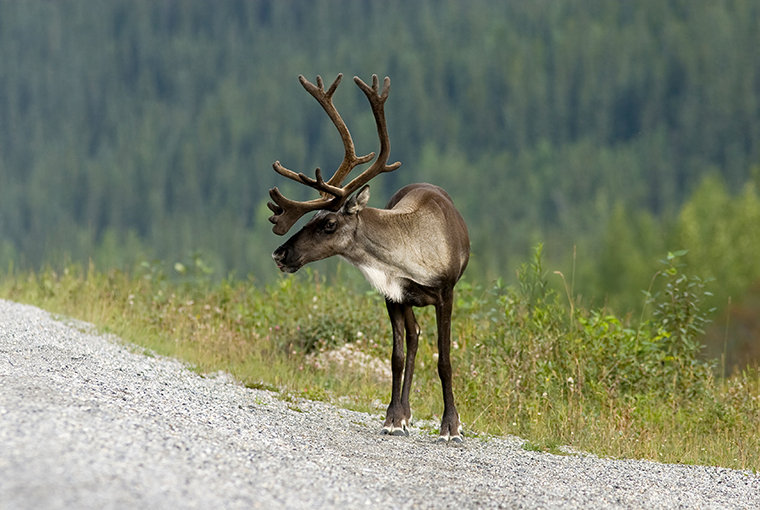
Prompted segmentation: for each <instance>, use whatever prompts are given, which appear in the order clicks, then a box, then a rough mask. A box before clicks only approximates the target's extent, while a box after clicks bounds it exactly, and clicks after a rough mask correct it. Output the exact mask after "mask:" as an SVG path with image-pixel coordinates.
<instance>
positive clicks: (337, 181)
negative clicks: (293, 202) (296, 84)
mask: <svg viewBox="0 0 760 510" xmlns="http://www.w3.org/2000/svg"><path fill="white" fill-rule="evenodd" d="M342 79H343V73H341V74H338V77H337V78H335V81H333V83H332V85H330V87H329V88H328V89H327V91H325V88H324V84H323V82H322V77H321V76H317V84H316V85H314V84H313V83H310V82H309V80H307V79H306V78H304V77H303V75H300V76H299V77H298V80H299V81H300V82H301V85H303V88H304V89H306V91H307V92H308V93H309V94H311V95H312V96H313V97H314V99H316V100H317V102H318V103H319V104H320V105H322V108H323V109H324V110H325V112H326V113H327V116H328V117H330V120H332V122H333V124H334V125H335V128H336V129H337V130H338V134H340V138H341V140H342V141H343V147H344V149H345V153H344V156H343V161H342V162H341V164H340V166H339V167H338V169H337V170H336V171H335V173H334V174H333V176H332V177H330V179H329V180H328V181H327V183H328V184H329V185H330V186H335V187H339V186H340V185H341V184H343V181H344V180H345V178H346V176H348V174H349V173H351V170H353V169H354V168H356V167H357V166H359V165H362V164H364V163H368V162H369V161H372V158H374V157H375V153H374V152H371V153H369V154H367V155H366V156H361V157H357V155H356V149H355V148H354V141H353V138H351V133H350V132H349V131H348V127H347V126H346V123H345V122H344V121H343V118H342V117H341V116H340V114H339V113H338V110H337V109H336V108H335V105H334V104H333V102H332V96H333V94H335V90H336V89H337V88H338V85H339V84H340V81H341V80H342ZM323 196H325V195H324V193H323Z"/></svg>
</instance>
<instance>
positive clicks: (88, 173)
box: [0, 0, 760, 307]
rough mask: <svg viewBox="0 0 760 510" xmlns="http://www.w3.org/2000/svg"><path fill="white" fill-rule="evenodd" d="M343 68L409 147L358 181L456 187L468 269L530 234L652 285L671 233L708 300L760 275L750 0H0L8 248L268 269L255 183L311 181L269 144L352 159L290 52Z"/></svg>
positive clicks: (326, 160)
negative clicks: (373, 97)
mask: <svg viewBox="0 0 760 510" xmlns="http://www.w3.org/2000/svg"><path fill="white" fill-rule="evenodd" d="M340 72H342V73H344V74H346V75H347V76H349V77H350V76H353V75H359V76H361V77H362V78H364V79H365V81H366V80H368V79H369V78H370V77H371V75H372V74H373V73H377V74H379V75H381V77H382V76H385V75H388V76H390V77H391V79H392V83H393V86H392V89H391V94H390V98H389V100H388V103H387V106H386V112H387V118H388V122H389V131H390V136H391V141H392V145H393V150H392V155H391V158H392V160H393V161H395V160H400V161H401V162H402V163H403V165H402V167H401V169H399V170H398V171H396V172H395V173H392V174H387V175H385V176H382V177H380V178H378V179H377V182H376V183H373V188H372V189H373V197H372V200H371V205H374V206H378V207H379V206H382V205H383V204H384V202H385V201H386V200H387V199H388V197H389V196H390V195H391V194H392V192H393V191H394V190H395V189H397V188H398V187H399V186H401V185H402V184H405V183H408V182H414V181H423V180H424V181H430V182H434V183H437V184H440V185H442V186H443V187H445V188H446V189H447V190H448V191H449V192H450V194H451V195H452V196H453V198H454V200H455V202H456V203H457V204H458V206H459V207H460V209H461V210H462V212H463V214H464V216H465V218H466V220H467V222H468V225H469V227H470V230H471V237H472V251H473V257H472V262H471V267H470V269H469V270H468V278H469V279H470V280H486V279H491V278H494V277H497V276H501V275H506V276H507V277H509V276H510V275H512V274H514V269H515V268H516V267H517V266H518V264H519V263H520V262H521V261H523V260H525V259H526V258H527V257H528V254H529V252H530V248H531V246H533V245H534V244H536V243H537V242H543V243H545V245H546V250H545V252H546V254H547V257H548V259H549V261H551V264H552V267H556V268H559V269H562V270H563V271H564V272H565V273H566V275H569V274H570V272H571V271H572V267H573V265H574V266H575V268H576V269H575V281H574V285H575V290H576V291H579V292H582V293H583V294H584V298H588V299H595V300H596V302H597V303H599V302H602V301H604V300H608V301H609V302H610V303H612V304H616V306H618V307H632V306H640V304H641V301H642V300H641V298H640V292H639V291H640V290H641V289H645V288H647V286H648V285H649V281H650V280H651V277H652V274H653V273H654V272H655V271H656V270H657V269H658V265H657V261H658V260H659V259H660V258H663V256H664V255H665V253H666V252H667V251H668V250H680V249H688V250H690V254H689V256H687V261H688V262H689V264H690V265H691V266H693V268H695V271H697V270H703V273H707V274H704V276H707V277H715V278H716V280H717V281H716V283H715V284H714V287H715V288H714V289H713V290H714V291H715V294H716V296H718V297H720V299H721V300H726V299H727V298H728V296H733V299H734V303H736V302H738V300H740V298H741V296H742V295H743V293H744V292H745V291H746V289H747V288H748V287H749V286H750V285H751V284H752V283H753V282H760V267H759V266H760V263H758V262H757V255H756V254H757V253H758V249H760V233H758V229H760V227H759V226H758V225H760V201H759V200H758V192H757V189H756V185H757V184H758V183H759V182H760V181H759V179H760V171H758V166H757V165H758V163H760V3H758V2H756V1H753V0H733V1H730V0H725V1H719V0H709V1H702V0H671V1H664V0H639V1H619V0H594V1H589V0H564V1H561V0H560V1H548V0H547V1H543V0H540V1H531V2H522V1H501V0H499V1H497V0H491V1H486V0H442V1H432V0H431V1H415V2H404V1H400V0H399V1H382V2H379V1H378V2H372V1H351V2H344V1H320V2H310V1H284V0H277V1H274V0H272V1H264V0H261V1H225V2H213V1H209V0H206V1H200V0H198V1H169V0H166V1H94V0H93V1H77V2H74V1H63V2H42V1H37V2H2V3H0V267H2V268H7V267H8V266H9V264H10V263H11V261H12V263H13V264H14V266H15V267H30V268H36V267H39V266H41V265H43V264H46V263H50V264H53V265H56V264H60V263H61V262H63V261H65V260H74V261H87V260H89V259H92V260H94V261H95V263H96V264H98V265H99V266H101V267H110V266H114V265H116V266H130V265H132V264H134V263H135V262H138V261H140V260H143V259H153V258H158V259H161V260H164V261H166V262H167V264H169V265H170V266H171V265H173V263H174V262H175V261H185V262H187V261H188V260H189V257H190V254H191V253H193V252H195V251H196V250H200V253H202V254H203V257H204V259H205V260H206V262H207V263H208V264H209V265H210V266H211V267H213V268H214V270H215V272H216V274H217V275H219V276H224V275H225V274H226V273H227V272H228V271H231V270H234V271H235V272H236V273H237V274H238V275H245V274H248V273H252V274H253V275H254V276H255V278H256V279H258V280H259V281H267V280H269V279H272V278H273V277H274V275H275V272H276V271H275V268H274V266H273V265H272V263H271V261H270V259H269V253H270V252H271V251H272V249H273V248H274V247H275V246H277V244H278V243H279V242H280V241H281V239H280V238H278V237H277V236H275V235H273V234H272V233H271V229H270V225H269V223H268V222H267V221H266V218H267V216H268V215H269V211H268V210H267V209H266V206H265V204H266V201H267V200H268V195H267V190H268V188H270V187H272V186H273V185H275V184H277V185H279V186H280V187H281V188H284V189H285V192H286V194H288V195H289V196H295V197H301V198H306V197H307V196H308V195H307V193H308V191H307V190H300V189H297V188H298V187H297V186H294V185H290V184H287V183H283V182H282V181H283V180H284V179H282V178H278V176H277V175H276V174H275V173H274V172H273V171H272V168H271V164H272V162H273V161H275V160H281V161H282V162H283V164H284V165H285V166H287V167H288V168H292V169H295V170H298V171H303V172H305V173H307V174H310V173H312V172H313V170H314V168H315V167H317V166H319V167H321V168H323V169H332V168H334V167H335V166H336V165H337V164H338V162H339V161H340V159H341V157H342V147H341V144H340V139H339V137H338V135H337V133H336V132H335V130H334V128H333V127H332V125H331V124H330V123H329V120H328V119H327V117H326V115H325V114H324V112H323V111H322V110H321V108H320V107H319V106H318V105H317V104H316V102H315V101H314V100H313V99H312V98H311V97H310V96H309V95H308V94H307V93H306V92H305V91H304V90H303V89H302V88H301V86H300V85H299V83H298V80H297V76H298V75H299V74H303V75H305V76H306V77H307V78H309V79H310V80H313V79H314V78H315V76H316V75H317V74H320V75H322V76H323V77H325V80H330V81H331V80H332V79H333V78H334V77H335V76H336V75H337V74H338V73H340ZM335 102H336V104H337V106H338V108H339V110H340V111H341V113H342V114H343V116H344V118H345V119H346V122H347V124H348V126H349V128H350V129H351V132H352V134H353V135H354V140H355V142H356V144H357V151H358V152H359V153H367V152H370V151H373V150H377V135H376V133H375V132H374V124H373V120H372V116H371V113H370V111H369V108H368V106H367V104H366V99H365V98H364V97H363V95H362V94H361V92H360V91H359V90H358V89H357V88H356V87H355V86H354V85H353V83H351V81H350V80H344V82H343V84H342V85H341V87H340V89H339V90H338V92H337V94H336V100H335ZM326 171H328V170H326ZM705 179H707V180H705ZM574 247H577V257H576V260H575V262H573V253H574ZM723 302H725V301H723ZM720 306H722V305H720Z"/></svg>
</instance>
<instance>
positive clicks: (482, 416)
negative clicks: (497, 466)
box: [0, 248, 760, 472]
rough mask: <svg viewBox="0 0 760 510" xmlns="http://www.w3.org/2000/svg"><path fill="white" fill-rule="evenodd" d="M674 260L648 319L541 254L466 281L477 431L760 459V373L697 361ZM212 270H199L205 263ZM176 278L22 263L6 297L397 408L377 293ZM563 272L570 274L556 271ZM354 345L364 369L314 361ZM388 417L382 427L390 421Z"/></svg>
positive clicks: (466, 339)
mask: <svg viewBox="0 0 760 510" xmlns="http://www.w3.org/2000/svg"><path fill="white" fill-rule="evenodd" d="M680 255H682V254H679V253H676V254H669V258H668V260H667V261H666V265H665V266H663V270H662V271H661V272H660V273H658V275H657V276H656V278H655V279H654V280H653V281H654V284H653V288H652V289H650V291H649V292H647V293H646V294H647V296H646V299H647V310H648V312H647V314H646V316H645V314H642V317H640V318H638V319H631V318H620V317H617V316H615V315H613V314H611V313H609V312H608V311H606V310H604V309H587V308H584V307H583V306H582V305H581V304H579V302H578V300H577V299H576V298H575V297H574V296H573V295H572V292H571V291H570V290H568V292H567V293H566V295H559V294H557V293H555V292H554V291H552V290H550V289H549V286H548V284H547V278H548V277H547V274H546V271H544V269H543V268H542V261H541V253H540V248H539V249H538V250H537V252H536V254H535V257H534V258H533V260H532V261H531V263H530V264H529V265H526V266H524V267H523V269H522V271H520V273H519V283H518V285H516V286H514V287H506V286H504V285H502V284H501V282H496V284H495V285H492V286H491V287H489V288H481V287H479V286H477V285H474V284H472V283H469V282H462V283H460V285H459V286H458V290H457V296H456V304H455V315H454V332H453V340H454V346H453V348H452V363H453V367H454V370H455V373H454V384H455V396H456V398H457V402H458V408H459V411H460V414H461V418H462V420H463V422H464V423H465V433H466V434H468V433H469V434H470V435H471V436H472V435H475V434H492V435H506V434H511V435H516V436H520V437H522V438H525V439H526V440H527V443H526V446H525V448H527V449H529V450H534V451H542V452H552V453H562V450H561V449H560V446H562V445H568V446H570V447H572V448H574V449H576V450H581V451H587V452H591V453H594V454H596V455H599V456H604V457H624V458H640V459H651V460H657V461H662V462H670V463H686V464H705V465H717V466H723V467H729V468H736V469H745V470H751V471H755V472H757V471H758V469H760V376H759V375H758V372H757V371H755V370H750V369H747V370H745V371H742V372H739V373H736V374H734V375H733V376H732V377H730V378H727V379H716V378H715V377H714V375H713V374H714V370H713V369H714V367H715V362H714V361H710V360H704V359H702V358H701V357H700V352H701V345H700V340H699V339H700V337H701V335H702V327H703V325H704V323H705V316H706V311H704V310H702V309H701V308H700V305H701V302H702V301H701V300H702V296H703V295H704V293H705V288H706V287H705V285H706V284H705V282H703V281H701V280H699V279H698V278H694V277H689V276H687V275H685V274H684V272H683V268H682V267H680V266H679V265H678V260H679V256H680ZM201 269H202V268H201ZM185 278H186V279H185V280H184V281H179V282H177V281H170V280H169V279H168V278H167V277H166V275H165V274H164V271H163V269H162V266H161V265H160V264H152V265H151V264H143V266H141V267H140V268H139V270H137V271H135V272H134V274H125V273H123V272H120V271H105V272H104V271H98V270H96V269H94V268H93V267H90V268H89V269H87V270H84V269H82V268H78V267H69V268H68V269H66V270H64V271H63V272H55V271H52V270H46V271H41V272H38V273H14V274H9V275H7V276H6V277H5V278H4V279H3V280H2V281H1V282H0V296H3V297H5V298H7V299H12V300H16V301H21V302H27V303H31V304H35V305H37V306H40V307H42V308H45V309H48V310H50V311H52V312H54V313H59V314H65V315H67V316H71V317H75V318H78V319H82V320H86V321H89V322H92V323H94V324H96V325H97V326H98V327H99V328H100V329H101V330H102V331H107V332H110V333H114V334H116V335H118V336H120V337H122V338H123V339H124V340H125V341H128V342H132V343H134V344H136V345H138V346H141V347H143V348H145V349H148V350H149V352H154V353H156V354H160V355H166V356H173V357H177V358H180V359H183V360H185V361H187V362H188V363H190V365H191V366H193V367H194V368H195V369H196V370H197V371H199V372H200V373H206V372H216V371H218V370H224V371H227V372H229V373H231V374H232V375H233V376H234V377H236V378H237V379H239V380H241V381H242V382H243V383H244V384H246V385H247V386H249V387H252V388H264V389H270V390H276V391H279V392H280V393H281V395H282V398H284V399H286V400H288V401H290V402H293V403H294V405H297V399H298V398H301V397H304V398H310V399H318V400H328V401H333V402H336V403H340V404H341V405H345V406H347V407H350V408H352V409H357V410H364V411H370V412H373V413H376V414H377V413H384V411H383V408H382V405H379V403H384V404H385V405H387V402H388V401H389V393H390V383H389V382H388V381H387V380H384V379H383V377H382V376H378V375H377V374H376V373H374V372H371V371H369V370H367V369H366V366H365V365H363V362H362V361H361V359H365V358H366V356H364V355H368V356H371V357H373V358H378V359H381V360H388V358H389V357H390V350H391V347H390V326H389V323H388V319H387V316H386V312H385V306H384V302H383V300H382V299H381V298H379V296H377V295H376V294H375V293H367V292H365V291H362V290H357V289H359V288H360V287H359V286H356V285H353V284H351V283H350V282H347V281H345V279H341V278H338V279H337V281H335V282H330V283H329V284H328V283H327V282H326V279H325V278H323V277H320V276H319V275H318V274H317V273H314V272H310V271H306V272H305V274H304V275H297V276H295V277H293V276H291V277H283V278H282V279H280V280H279V281H278V282H277V283H276V284H273V285H270V286H264V287H263V286H260V285H257V284H256V283H255V282H253V281H233V280H227V281H223V282H221V283H219V284H213V285H212V284H210V283H208V281H207V279H206V275H205V272H204V271H202V270H198V271H196V272H195V273H193V272H192V271H190V273H188V274H186V276H185ZM557 278H559V276H557ZM419 312H420V313H419V317H418V318H419V322H420V326H421V327H422V338H421V343H420V348H419V351H418V357H417V370H416V371H415V381H414V385H413V391H412V409H413V413H414V418H415V419H422V420H434V421H437V420H438V419H440V413H441V411H442V399H441V395H440V383H439V380H438V375H437V368H436V353H435V347H434V346H435V321H434V316H433V314H432V313H431V310H430V309H422V310H419ZM348 342H350V343H351V344H352V351H351V352H354V353H356V352H359V353H362V354H361V356H364V358H361V359H359V358H357V359H358V361H356V360H354V361H355V363H354V364H353V365H350V364H349V363H348V362H346V363H344V364H340V363H323V364H322V365H321V366H322V368H318V366H317V364H316V363H315V362H314V360H315V359H316V358H315V357H316V356H318V355H319V354H320V353H324V352H327V351H331V350H335V349H338V348H340V347H341V346H343V345H345V344H346V343H348ZM378 426H379V422H378Z"/></svg>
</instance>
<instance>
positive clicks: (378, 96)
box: [343, 74, 401, 196]
mask: <svg viewBox="0 0 760 510" xmlns="http://www.w3.org/2000/svg"><path fill="white" fill-rule="evenodd" d="M354 82H355V83H356V85H357V86H358V87H359V88H360V89H361V90H362V92H364V95H365V96H367V100H369V104H370V107H371V108H372V114H373V115H374V116H375V123H376V124H377V136H378V138H380V152H379V154H378V156H377V159H376V160H375V162H374V163H372V165H371V166H370V167H369V168H367V169H366V170H365V171H364V172H362V173H361V174H360V175H359V176H358V177H355V178H354V179H353V180H352V181H351V182H349V183H348V184H347V185H345V186H344V187H343V190H344V193H345V194H346V196H349V195H351V194H352V193H353V192H354V191H356V190H358V189H359V188H361V187H362V186H364V185H365V184H367V183H368V182H369V181H371V180H372V179H374V178H375V177H376V176H378V175H379V174H381V173H383V172H392V171H394V170H396V169H397V168H398V167H400V166H401V162H400V161H396V162H395V163H393V164H391V165H388V164H387V163H388V157H389V156H390V154H391V140H390V137H389V136H388V126H387V123H386V121H385V101H386V99H388V94H389V93H390V89H391V79H390V78H389V77H387V76H386V77H385V80H383V90H382V92H380V80H379V79H378V77H377V75H376V74H373V75H372V87H370V86H369V85H367V84H366V83H364V82H363V81H362V79H361V78H359V77H358V76H354Z"/></svg>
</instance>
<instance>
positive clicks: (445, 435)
mask: <svg viewBox="0 0 760 510" xmlns="http://www.w3.org/2000/svg"><path fill="white" fill-rule="evenodd" d="M458 418H459V417H458V416H457V421H458ZM451 432H452V431H451V427H447V426H445V425H441V435H440V436H438V439H437V440H436V443H449V442H451V443H463V442H464V439H462V424H461V423H457V428H456V433H455V434H452V433H451Z"/></svg>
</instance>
